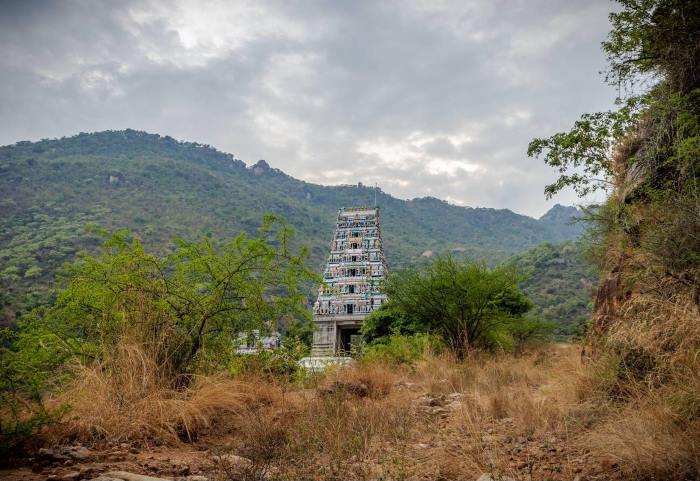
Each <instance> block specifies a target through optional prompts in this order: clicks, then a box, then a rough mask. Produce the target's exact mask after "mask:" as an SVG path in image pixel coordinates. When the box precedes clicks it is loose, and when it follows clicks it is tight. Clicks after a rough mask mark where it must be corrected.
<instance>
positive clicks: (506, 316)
mask: <svg viewBox="0 0 700 481" xmlns="http://www.w3.org/2000/svg"><path fill="white" fill-rule="evenodd" d="M518 281H519V277H518V275H517V274H516V273H515V272H514V271H513V270H511V269H509V268H507V267H504V266H501V267H496V268H493V269H489V268H488V267H486V265H484V264H482V263H475V262H471V261H468V260H465V261H457V260H455V259H454V258H452V257H449V256H447V257H438V258H437V259H436V260H435V261H434V262H433V263H432V264H430V265H428V266H426V267H425V268H422V269H417V268H408V269H404V270H401V271H398V272H395V273H392V274H391V275H390V276H389V277H388V278H387V281H386V286H385V289H386V292H387V295H388V296H389V299H390V300H389V302H388V303H387V304H386V306H383V307H382V308H381V309H379V310H378V311H376V312H375V313H373V314H372V315H370V316H369V317H368V319H367V321H366V327H365V328H364V333H365V335H366V336H367V337H368V338H370V339H372V338H375V336H376V337H382V336H387V335H389V334H412V333H415V332H431V333H435V334H438V335H439V336H441V337H442V338H443V340H444V341H445V343H446V345H448V346H449V347H450V348H451V349H453V350H454V351H455V352H456V353H457V354H458V355H460V356H464V355H465V354H466V353H467V352H468V351H469V350H470V349H494V348H510V347H511V345H512V341H513V338H512V336H511V335H510V333H511V332H512V331H513V328H514V326H518V325H519V324H520V323H522V322H523V321H524V319H525V317H524V316H525V314H526V313H527V312H528V311H529V310H530V309H532V302H531V301H530V300H529V299H528V298H527V297H525V296H524V295H523V294H522V292H520V290H519V289H518Z"/></svg>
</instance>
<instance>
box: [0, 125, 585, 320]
mask: <svg viewBox="0 0 700 481" xmlns="http://www.w3.org/2000/svg"><path fill="white" fill-rule="evenodd" d="M375 193H376V195H377V203H378V204H379V205H380V206H381V209H382V228H383V233H384V236H385V248H386V252H387V256H388V259H389V264H390V266H392V267H396V266H401V265H405V264H407V263H411V262H414V261H415V260H417V259H418V258H420V255H421V253H423V252H425V251H426V250H431V251H433V252H436V253H437V252H445V251H450V250H454V251H456V252H464V253H466V254H467V255H471V256H474V257H481V258H486V259H489V260H490V261H492V262H495V261H500V260H503V259H505V258H507V257H508V256H509V255H511V254H512V253H515V252H519V251H522V250H524V249H527V248H529V247H532V246H535V245H538V244H540V243H542V242H545V241H549V242H561V241H565V240H568V239H573V238H575V237H576V236H577V235H578V234H579V232H580V229H581V227H580V226H579V225H575V224H574V225H572V224H571V223H570V222H569V220H570V217H571V216H575V215H576V214H577V212H578V211H577V210H576V209H574V208H566V207H561V206H557V207H555V208H554V209H552V211H550V212H549V213H548V214H547V215H545V216H543V218H542V219H540V220H537V219H533V218H530V217H527V216H523V215H519V214H516V213H514V212H511V211H510V210H506V209H500V210H497V209H488V208H465V207H458V206H455V205H450V204H448V203H446V202H444V201H440V200H438V199H435V198H420V199H413V200H408V201H406V200H400V199H396V198H394V197H392V196H390V195H388V194H386V193H384V192H382V191H378V192H376V191H375V189H374V188H370V187H365V186H362V185H345V186H332V187H328V186H321V185H315V184H310V183H307V182H304V181H300V180H297V179H294V178H293V177H290V176H288V175H287V174H285V173H284V172H282V171H280V170H278V169H274V168H271V167H270V166H269V165H268V164H267V162H265V161H262V160H261V161H259V162H258V163H256V164H255V165H253V166H250V167H248V166H246V164H245V163H244V162H242V161H241V160H238V159H236V158H234V156H232V155H231V154H226V153H223V152H219V151H217V150H215V149H214V148H212V147H210V146H207V145H201V144H197V143H191V142H179V141H176V140H175V139H173V138H171V137H162V136H159V135H153V134H148V133H145V132H138V131H134V130H126V131H107V132H99V133H92V134H85V133H81V134H79V135H76V136H74V137H69V138H62V139H55V140H42V141H39V142H18V143H17V144H14V145H9V146H4V147H0V226H1V229H0V289H1V290H0V296H1V298H0V303H2V306H3V312H2V314H0V317H1V318H2V320H4V321H5V322H8V321H11V320H12V319H13V318H14V317H15V316H16V315H17V312H18V311H22V310H24V309H26V308H28V307H30V306H32V305H36V304H37V303H39V302H41V301H42V300H43V299H45V298H46V296H47V292H49V290H50V286H51V284H52V282H53V278H54V275H55V273H56V271H57V269H58V268H59V267H60V266H61V264H62V263H63V262H65V261H68V260H71V259H72V258H73V257H74V256H75V255H76V253H77V252H78V251H79V250H81V249H86V248H87V249H90V248H92V247H94V245H95V244H96V243H97V239H95V238H94V237H93V236H91V235H90V234H88V233H86V231H85V226H86V225H87V224H96V225H99V226H100V227H104V228H106V229H110V230H115V229H123V228H126V229H130V230H132V231H134V232H136V233H137V234H138V235H139V236H140V237H141V238H142V240H143V241H144V243H145V244H146V245H147V246H148V247H151V248H156V249H167V246H168V245H169V241H170V240H171V239H173V238H175V237H185V238H196V237H201V236H202V235H209V236H211V237H212V238H213V239H227V238H230V237H232V236H233V235H235V234H236V233H238V232H239V231H241V230H244V231H249V232H252V231H255V230H256V229H257V227H258V226H259V224H260V222H261V219H262V215H263V213H265V212H272V213H274V214H277V215H280V216H282V217H283V218H284V219H285V220H286V221H287V222H288V223H289V224H290V225H293V226H294V227H295V228H296V229H297V231H298V236H297V242H299V243H304V244H307V245H308V246H309V247H310V249H311V259H310V262H311V264H312V265H314V266H318V267H319V269H320V267H321V265H322V262H323V260H324V258H325V256H326V255H327V249H328V245H329V242H330V237H331V235H332V232H333V224H334V218H335V213H336V211H337V209H338V208H339V207H341V206H350V205H358V204H359V205H371V204H373V203H374V197H375Z"/></svg>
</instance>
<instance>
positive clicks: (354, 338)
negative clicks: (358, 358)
mask: <svg viewBox="0 0 700 481" xmlns="http://www.w3.org/2000/svg"><path fill="white" fill-rule="evenodd" d="M339 331H340V332H339V333H338V351H340V353H345V354H349V353H350V352H352V346H357V345H359V344H360V342H362V335H361V334H360V328H359V327H347V328H343V327H341V328H339Z"/></svg>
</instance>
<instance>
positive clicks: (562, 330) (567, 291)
mask: <svg viewBox="0 0 700 481" xmlns="http://www.w3.org/2000/svg"><path fill="white" fill-rule="evenodd" d="M508 263H509V264H510V265H512V266H514V267H515V268H516V269H517V270H518V271H519V272H521V273H522V274H523V275H524V276H525V279H524V280H523V282H522V283H521V288H522V290H523V292H524V293H525V295H527V296H528V297H529V298H530V299H532V300H533V302H534V303H535V308H534V311H533V313H534V314H535V315H537V316H539V317H542V318H543V319H545V320H547V321H550V322H552V323H554V324H555V325H556V329H555V334H557V335H558V336H564V337H566V336H571V335H577V334H581V333H582V332H583V331H584V330H585V325H586V323H587V321H588V320H589V319H590V316H591V311H592V307H593V306H592V301H593V290H594V289H595V288H596V287H597V285H598V276H599V275H600V274H599V273H598V272H597V271H596V269H595V268H594V267H593V266H592V264H591V263H589V262H587V261H586V258H585V256H584V255H583V245H582V244H581V242H575V241H567V242H564V243H561V244H551V243H549V242H546V243H544V244H541V245H538V246H535V247H532V248H530V249H528V250H527V251H525V252H521V253H518V254H515V255H514V256H513V257H512V258H511V259H509V260H508Z"/></svg>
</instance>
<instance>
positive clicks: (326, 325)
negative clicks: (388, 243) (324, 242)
mask: <svg viewBox="0 0 700 481" xmlns="http://www.w3.org/2000/svg"><path fill="white" fill-rule="evenodd" d="M385 274H386V261H385V259H384V253H383V251H382V235H381V229H380V227H379V207H371V208H370V207H353V208H343V209H340V210H339V211H338V220H337V222H336V227H335V236H334V237H333V241H332V242H331V253H330V256H328V262H327V264H326V269H325V271H324V272H323V284H322V285H321V287H320V288H319V290H318V299H317V300H316V303H315V304H314V321H315V323H316V330H315V331H314V342H313V348H312V355H315V356H333V355H337V356H342V355H346V354H347V353H349V352H350V351H351V347H352V345H353V344H355V343H356V342H358V341H359V339H360V332H359V331H360V326H361V325H362V321H363V319H364V318H365V317H367V315H368V314H369V313H370V312H372V311H373V310H375V309H377V308H378V307H379V306H381V305H382V304H383V303H384V302H386V295H385V294H383V293H382V286H383V283H384V275H385Z"/></svg>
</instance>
